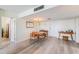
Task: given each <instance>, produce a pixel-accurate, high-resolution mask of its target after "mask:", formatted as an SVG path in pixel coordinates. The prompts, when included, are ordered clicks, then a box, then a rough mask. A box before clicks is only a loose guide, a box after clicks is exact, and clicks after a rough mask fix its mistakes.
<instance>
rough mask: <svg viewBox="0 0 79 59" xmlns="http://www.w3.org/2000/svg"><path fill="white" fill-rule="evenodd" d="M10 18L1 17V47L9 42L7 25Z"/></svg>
mask: <svg viewBox="0 0 79 59" xmlns="http://www.w3.org/2000/svg"><path fill="white" fill-rule="evenodd" d="M9 23H10V18H9V17H1V38H2V39H1V43H2V44H1V45H2V46H5V45H7V44H8V43H9V42H10V39H9V25H10V24H9Z"/></svg>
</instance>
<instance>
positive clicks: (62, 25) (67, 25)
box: [49, 18, 76, 40]
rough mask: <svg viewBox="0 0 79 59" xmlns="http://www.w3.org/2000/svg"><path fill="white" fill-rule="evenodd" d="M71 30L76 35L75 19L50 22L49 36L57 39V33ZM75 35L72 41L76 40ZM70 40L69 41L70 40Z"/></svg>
mask: <svg viewBox="0 0 79 59" xmlns="http://www.w3.org/2000/svg"><path fill="white" fill-rule="evenodd" d="M69 29H72V30H73V31H74V32H75V33H76V19H75V18H70V19H61V20H53V21H51V29H50V34H49V35H50V36H55V37H57V38H58V36H59V33H58V32H59V31H66V30H69ZM75 36H76V35H75V34H74V35H73V38H74V40H76V37H75ZM70 40H71V39H70Z"/></svg>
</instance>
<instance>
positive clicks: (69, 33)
mask: <svg viewBox="0 0 79 59" xmlns="http://www.w3.org/2000/svg"><path fill="white" fill-rule="evenodd" d="M61 34H67V35H70V37H71V39H72V40H73V34H74V32H63V31H60V32H59V37H58V38H60V36H61ZM64 36H65V35H64Z"/></svg>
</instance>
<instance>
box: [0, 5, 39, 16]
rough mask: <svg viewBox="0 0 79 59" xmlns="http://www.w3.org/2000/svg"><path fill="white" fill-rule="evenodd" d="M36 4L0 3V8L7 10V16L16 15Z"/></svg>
mask: <svg viewBox="0 0 79 59" xmlns="http://www.w3.org/2000/svg"><path fill="white" fill-rule="evenodd" d="M36 6H38V5H0V9H3V10H5V11H7V13H8V15H9V16H16V15H18V14H19V13H21V12H24V11H26V10H28V9H31V8H34V7H36Z"/></svg>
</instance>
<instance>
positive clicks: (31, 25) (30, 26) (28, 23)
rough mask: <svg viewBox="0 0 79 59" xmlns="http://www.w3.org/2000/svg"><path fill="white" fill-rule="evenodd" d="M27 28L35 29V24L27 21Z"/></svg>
mask: <svg viewBox="0 0 79 59" xmlns="http://www.w3.org/2000/svg"><path fill="white" fill-rule="evenodd" d="M26 27H27V28H33V27H34V23H33V22H31V21H26Z"/></svg>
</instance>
